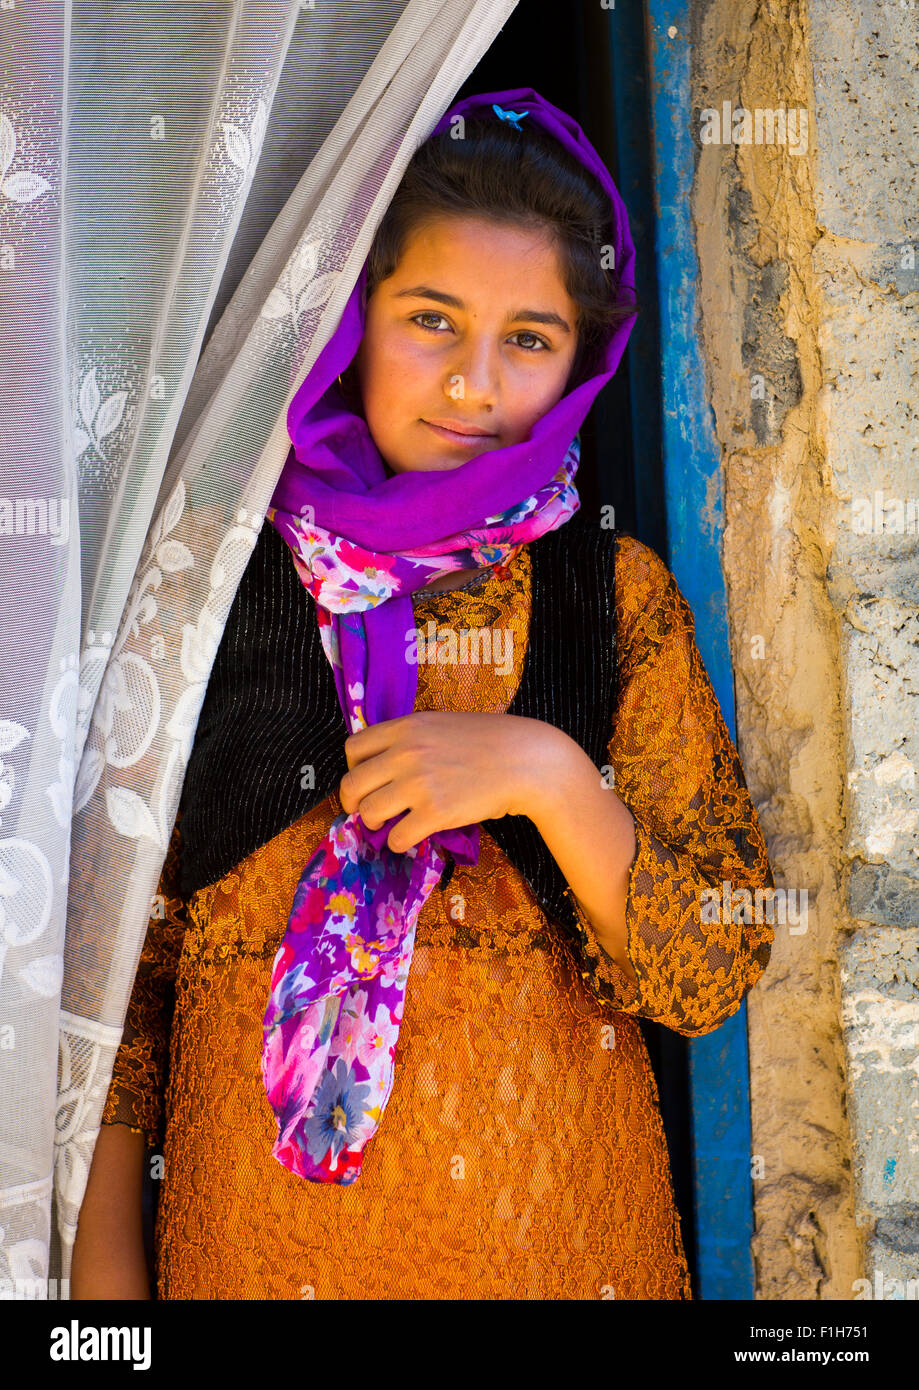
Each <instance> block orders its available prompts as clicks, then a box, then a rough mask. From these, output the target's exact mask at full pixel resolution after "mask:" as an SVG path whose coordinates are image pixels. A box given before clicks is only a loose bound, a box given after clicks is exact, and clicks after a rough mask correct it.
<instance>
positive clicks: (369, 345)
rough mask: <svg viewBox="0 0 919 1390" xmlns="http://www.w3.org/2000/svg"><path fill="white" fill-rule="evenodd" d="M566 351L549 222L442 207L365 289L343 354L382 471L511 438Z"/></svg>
mask: <svg viewBox="0 0 919 1390" xmlns="http://www.w3.org/2000/svg"><path fill="white" fill-rule="evenodd" d="M576 350H577V305H576V304H575V302H574V300H572V299H571V298H570V297H569V295H568V293H567V291H566V289H565V286H564V281H563V279H562V266H561V263H560V260H559V256H558V253H557V251H556V249H555V242H554V239H553V238H552V237H551V235H550V234H549V233H548V232H546V231H544V230H542V229H540V230H538V231H537V230H526V231H525V230H522V229H520V228H517V227H511V226H499V225H496V224H495V223H494V222H490V221H488V220H486V219H483V218H479V217H450V216H439V217H438V218H437V219H436V220H433V221H431V222H430V223H428V224H427V225H426V226H424V227H419V228H417V229H416V230H415V232H414V233H413V234H412V235H411V236H410V237H409V238H407V245H406V248H405V252H404V254H403V256H402V259H401V260H400V262H399V264H398V265H397V267H396V269H395V270H394V272H393V273H392V275H390V276H389V278H388V279H386V280H383V281H381V282H380V283H379V284H378V285H377V286H376V289H375V290H374V292H373V294H372V295H371V296H370V300H369V302H368V304H367V314H366V325H365V331H364V336H363V338H362V339H361V344H360V347H359V349H358V352H357V355H356V357H355V361H354V365H355V370H356V373H357V378H358V382H359V384H360V391H361V398H362V402H363V408H364V418H365V419H366V421H367V425H368V428H369V430H370V433H371V435H372V436H373V439H374V442H375V444H376V446H377V448H378V449H379V451H380V454H381V456H382V458H383V460H384V462H385V463H386V465H387V472H388V474H389V475H390V476H392V475H393V474H394V473H407V472H411V471H415V470H418V471H425V470H433V469H447V468H458V467H459V466H460V464H463V463H466V462H467V460H468V459H471V458H473V457H474V456H475V455H477V454H482V453H487V452H488V451H489V450H490V449H502V448H506V447H507V446H508V445H510V444H519V443H521V442H522V441H523V440H525V439H526V438H527V437H528V435H529V433H530V430H531V429H532V427H533V425H534V424H535V423H536V421H537V420H539V419H540V418H541V416H543V415H545V413H546V411H548V410H550V409H551V408H552V406H553V405H555V403H556V402H557V401H559V400H560V399H561V397H562V395H563V394H564V391H565V384H566V382H567V380H568V375H569V373H570V371H571V367H572V363H573V361H574V357H575V352H576ZM451 431H458V432H456V433H454V432H451ZM464 431H465V433H464Z"/></svg>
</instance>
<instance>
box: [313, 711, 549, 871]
mask: <svg viewBox="0 0 919 1390" xmlns="http://www.w3.org/2000/svg"><path fill="white" fill-rule="evenodd" d="M570 742H571V740H570V739H569V738H568V736H567V734H564V733H562V731H561V730H560V729H556V728H555V727H554V726H553V725H551V724H546V723H544V722H543V721H542V720H540V719H525V718H522V717H520V716H518V715H513V714H476V713H473V714H463V713H454V712H453V711H450V710H418V711H416V712H414V713H412V714H407V715H404V716H403V717H402V718H401V719H387V720H384V722H383V723H381V724H371V725H370V726H369V727H368V728H366V729H361V730H359V731H358V732H357V733H356V734H351V735H350V736H349V737H348V738H347V739H346V740H345V756H346V757H347V759H348V769H349V770H348V772H346V773H345V775H344V777H343V778H342V779H341V786H340V790H339V796H340V799H341V804H342V809H343V810H344V811H346V812H348V814H349V815H350V814H351V813H353V812H355V811H357V812H358V813H359V814H360V817H361V820H362V821H363V822H364V824H365V825H366V826H367V828H368V830H378V829H379V827H380V826H381V825H383V823H384V822H385V821H387V820H389V818H390V816H397V815H399V814H400V813H401V812H403V811H408V813H409V814H408V815H407V816H405V817H403V819H402V820H401V821H400V822H399V824H398V825H396V826H394V827H393V828H392V830H391V831H390V833H389V837H388V839H387V842H386V843H387V844H388V846H389V848H390V849H391V850H393V851H394V852H396V853H404V852H405V851H406V850H408V849H411V847H412V846H413V845H417V844H418V843H419V842H420V841H421V840H423V839H424V838H425V837H426V836H428V835H433V834H436V833H437V831H439V830H453V829H455V828H457V827H459V826H463V825H474V824H477V823H478V822H479V821H483V820H498V819H500V817H502V816H508V815H531V814H534V813H535V812H536V810H537V808H539V807H541V806H542V805H543V803H544V798H545V796H546V794H547V791H549V790H550V788H551V785H552V784H553V782H554V778H555V775H556V773H557V772H558V771H559V769H560V759H561V758H563V757H564V744H565V743H570Z"/></svg>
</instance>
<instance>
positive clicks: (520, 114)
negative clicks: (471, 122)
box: [491, 102, 530, 130]
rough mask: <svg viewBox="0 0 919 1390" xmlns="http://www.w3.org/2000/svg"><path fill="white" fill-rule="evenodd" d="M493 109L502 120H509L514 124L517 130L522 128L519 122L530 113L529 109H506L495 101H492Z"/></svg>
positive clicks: (509, 122) (510, 123)
mask: <svg viewBox="0 0 919 1390" xmlns="http://www.w3.org/2000/svg"><path fill="white" fill-rule="evenodd" d="M491 109H492V111H494V113H495V115H496V116H499V117H500V119H501V120H502V121H507V122H508V124H509V125H512V126H513V127H514V129H515V130H519V129H520V127H519V125H518V124H517V122H518V121H522V120H523V118H524V116H528V115H529V114H530V113H529V111H505V110H503V109H502V107H500V106H497V105H496V104H495V103H494V102H492V104H491Z"/></svg>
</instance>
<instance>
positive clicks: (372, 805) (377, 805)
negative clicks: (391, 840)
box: [342, 782, 409, 830]
mask: <svg viewBox="0 0 919 1390" xmlns="http://www.w3.org/2000/svg"><path fill="white" fill-rule="evenodd" d="M403 787H404V784H403ZM342 805H343V806H344V803H342ZM344 809H345V810H347V807H345V808H344ZM354 809H355V810H356V811H357V814H358V815H359V816H360V818H361V820H362V821H363V822H364V824H365V825H366V827H367V829H368V830H379V828H380V826H381V825H383V824H384V823H385V822H386V821H388V820H389V818H390V816H397V815H398V814H399V812H400V811H407V810H408V809H409V799H408V797H407V796H406V794H405V791H404V790H400V784H399V783H397V782H387V783H386V785H385V786H382V787H380V788H379V789H378V790H377V791H374V792H373V793H372V794H371V795H369V796H364V797H361V799H360V802H359V803H358V805H357V806H356V807H355V808H354Z"/></svg>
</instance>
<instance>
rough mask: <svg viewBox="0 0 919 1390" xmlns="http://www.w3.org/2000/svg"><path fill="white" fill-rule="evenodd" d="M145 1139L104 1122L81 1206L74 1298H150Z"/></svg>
mask: <svg viewBox="0 0 919 1390" xmlns="http://www.w3.org/2000/svg"><path fill="white" fill-rule="evenodd" d="M143 1165H144V1137H143V1135H142V1134H135V1133H133V1131H132V1130H130V1129H129V1128H128V1127H127V1126H126V1125H103V1126H102V1127H101V1129H100V1130H99V1134H98V1137H97V1139H96V1147H95V1150H94V1152H93V1161H92V1166H91V1168H90V1172H89V1180H88V1182H87V1185H86V1192H85V1194H84V1197H83V1204H82V1206H81V1208H80V1219H79V1224H78V1227H77V1235H76V1242H75V1244H74V1248H73V1262H72V1265H71V1271H70V1296H71V1298H72V1299H75V1300H83V1299H98V1298H113V1299H149V1298H150V1284H149V1279H148V1274H147V1264H146V1257H145V1254H144V1236H143V1219H142V1207H141V1203H142V1197H143Z"/></svg>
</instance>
